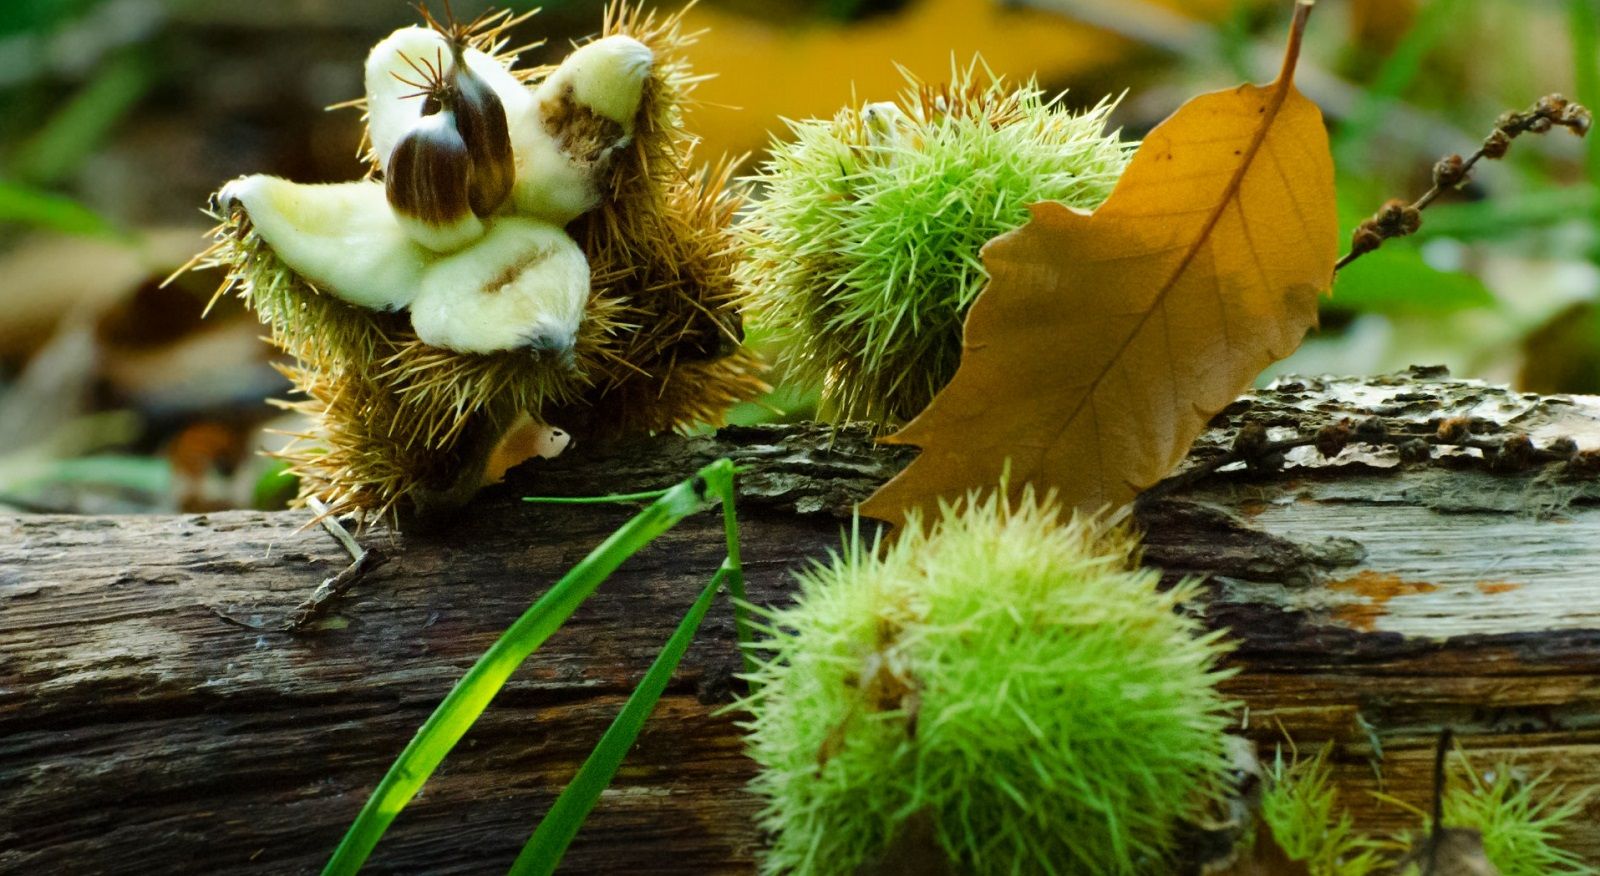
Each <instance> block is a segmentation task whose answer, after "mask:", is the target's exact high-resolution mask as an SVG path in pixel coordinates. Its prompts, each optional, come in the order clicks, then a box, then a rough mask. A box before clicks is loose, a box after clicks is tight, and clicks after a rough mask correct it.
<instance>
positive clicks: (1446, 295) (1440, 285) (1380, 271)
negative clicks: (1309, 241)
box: [1322, 241, 1497, 316]
mask: <svg viewBox="0 0 1600 876" xmlns="http://www.w3.org/2000/svg"><path fill="white" fill-rule="evenodd" d="M1496 304H1497V302H1496V299H1495V297H1494V294H1493V293H1491V292H1490V291H1489V290H1488V289H1487V288H1486V287H1485V286H1484V285H1483V281H1481V280H1479V279H1478V278H1477V277H1474V276H1472V275H1471V274H1463V273H1459V272H1456V271H1441V270H1438V269H1437V268H1434V267H1433V266H1432V265H1429V264H1428V263H1427V261H1426V260H1424V259H1423V257H1422V253H1421V252H1419V251H1418V250H1417V248H1416V247H1415V246H1414V245H1407V244H1405V243H1401V242H1396V241H1391V242H1390V243H1389V244H1387V245H1386V246H1384V247H1383V248H1382V249H1379V250H1377V251H1375V252H1370V253H1367V254H1366V255H1364V256H1362V257H1361V260H1360V261H1357V262H1356V263H1355V264H1353V265H1351V266H1350V267H1348V268H1345V269H1344V270H1342V271H1340V272H1339V276H1338V277H1337V278H1336V279H1335V281H1334V284H1333V297H1332V298H1330V299H1326V300H1324V301H1323V303H1322V309H1323V311H1324V312H1360V313H1379V314H1384V315H1389V316H1395V315H1401V314H1415V315H1442V314H1447V313H1454V312H1456V311H1460V310H1468V309H1471V308H1474V307H1491V308H1492V307H1495V306H1496Z"/></svg>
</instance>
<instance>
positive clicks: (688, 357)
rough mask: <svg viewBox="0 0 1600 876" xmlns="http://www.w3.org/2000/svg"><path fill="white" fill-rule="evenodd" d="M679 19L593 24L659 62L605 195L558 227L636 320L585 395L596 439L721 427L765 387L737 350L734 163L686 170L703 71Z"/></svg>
mask: <svg viewBox="0 0 1600 876" xmlns="http://www.w3.org/2000/svg"><path fill="white" fill-rule="evenodd" d="M682 16H683V12H682V11H679V12H677V13H673V14H671V15H665V16H661V15H658V14H657V13H655V12H649V13H646V12H644V11H643V10H642V9H640V8H639V7H637V6H631V5H629V4H626V3H622V2H613V3H611V4H610V5H609V6H608V7H607V9H606V14H605V22H604V26H603V27H602V28H601V33H600V36H602V37H606V36H616V35H622V36H629V37H633V38H634V39H636V40H639V41H640V42H642V43H644V44H645V45H647V46H649V47H650V48H651V50H652V51H653V52H654V53H655V57H656V62H655V65H654V67H653V69H652V71H651V75H650V78H649V79H648V80H647V81H646V82H645V87H644V96H643V99H642V100H641V101H640V108H639V115H638V117H637V120H636V122H635V125H636V128H635V132H634V138H633V142H632V144H631V145H630V147H629V148H628V149H627V151H626V152H624V153H623V154H621V155H619V156H618V157H617V159H616V160H615V161H614V162H613V164H612V166H611V169H610V181H609V184H608V188H609V190H610V192H611V194H610V196H609V197H608V198H607V199H606V200H605V201H604V202H603V203H602V204H601V205H600V207H599V208H597V209H595V210H593V211H592V212H590V213H587V214H585V215H583V216H580V217H578V219H577V220H575V221H574V222H573V223H572V224H571V225H570V226H568V229H567V230H568V231H569V232H570V233H571V234H572V236H573V238H574V239H575V240H577V241H578V245H579V246H581V247H582V248H583V250H584V252H585V254H587V255H588V257H589V264H590V266H591V268H592V269H593V272H594V277H595V281H594V282H595V288H596V290H597V292H598V293H599V294H602V295H605V296H607V297H609V298H611V299H614V300H616V301H618V302H620V304H621V309H620V311H619V315H618V319H619V320H620V321H621V322H623V323H626V324H628V325H632V326H639V327H640V329H639V330H637V331H632V332H627V333H623V334H621V335H620V336H619V337H618V355H617V356H616V358H615V360H614V362H615V365H616V367H613V368H610V369H609V370H608V371H607V372H606V374H604V375H603V377H602V378H601V379H599V380H598V381H597V383H596V387H595V389H594V390H593V391H592V392H590V393H588V394H586V396H585V398H584V404H585V406H586V407H587V409H588V411H587V414H588V420H589V422H590V423H592V424H593V425H592V427H591V429H590V431H591V432H593V433H595V434H596V435H626V434H639V433H645V434H649V433H654V432H661V431H668V430H673V429H683V428H688V427H691V426H694V425H696V424H697V423H707V424H711V425H721V424H722V418H723V416H724V414H725V413H726V411H727V410H728V408H730V407H732V405H733V404H736V403H738V402H740V401H747V400H749V399H752V398H755V397H757V396H759V395H760V394H762V393H763V392H766V391H767V390H768V389H769V388H770V387H768V386H767V385H766V384H765V383H764V382H763V381H762V380H761V372H762V371H763V370H764V369H763V367H762V366H761V363H760V360H759V359H758V358H757V357H756V356H755V355H754V354H753V353H751V352H750V351H749V350H747V349H745V348H744V346H743V341H744V330H743V324H742V318H741V313H742V311H743V309H744V307H745V305H746V302H747V300H748V298H749V294H748V292H747V291H746V285H745V283H744V281H743V279H742V278H741V277H740V276H738V273H737V270H738V266H739V264H740V262H741V260H742V256H741V253H740V250H739V246H738V240H737V238H736V236H735V235H734V233H733V230H732V223H733V219H734V217H735V215H736V214H737V212H738V211H739V209H740V207H742V206H743V200H742V198H741V197H740V196H739V195H738V194H737V193H736V192H735V191H734V190H733V189H732V188H731V187H730V186H729V176H730V172H731V169H732V166H733V164H734V163H735V162H732V161H728V160H722V161H718V162H716V163H714V164H712V165H711V166H710V167H708V168H705V169H703V170H701V171H698V172H696V171H690V170H688V168H691V167H694V160H693V151H694V145H695V142H696V138H695V136H694V135H693V134H691V133H690V132H689V131H688V130H687V129H686V128H685V127H684V122H683V112H684V109H685V108H686V107H687V106H689V105H690V104H691V103H692V100H693V97H692V92H693V90H694V87H695V85H696V84H698V83H699V82H700V81H701V79H703V78H704V77H699V76H696V75H694V74H693V72H692V71H691V70H690V68H689V65H688V62H687V60H686V59H685V53H686V51H687V49H688V48H689V46H691V45H692V44H693V42H694V38H693V36H692V35H688V34H685V33H684V31H683V21H682ZM550 69H553V68H545V69H544V70H540V71H536V72H535V74H534V78H535V79H537V78H539V77H541V76H542V75H545V74H547V73H548V72H549V70H550Z"/></svg>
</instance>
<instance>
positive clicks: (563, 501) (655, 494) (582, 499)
mask: <svg viewBox="0 0 1600 876" xmlns="http://www.w3.org/2000/svg"><path fill="white" fill-rule="evenodd" d="M667 489H671V487H668V488H667ZM666 493H667V490H645V491H644V492H642V493H612V494H611V495H609V496H523V497H522V501H524V502H532V503H534V504H536V505H601V504H605V503H607V502H645V501H649V500H651V499H659V498H661V497H662V496H664V495H666Z"/></svg>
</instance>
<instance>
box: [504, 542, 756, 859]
mask: <svg viewBox="0 0 1600 876" xmlns="http://www.w3.org/2000/svg"><path fill="white" fill-rule="evenodd" d="M727 570H728V566H727V564H726V563H725V564H724V565H723V567H722V568H721V569H718V570H717V574H715V575H713V576H712V578H711V583H709V584H707V585H706V588H705V590H703V591H701V593H700V598H699V599H697V600H695V603H694V606H693V607H692V608H690V609H689V613H688V614H687V615H685V616H684V618H683V621H682V622H681V623H679V624H678V629H677V630H676V631H674V632H673V634H672V638H670V639H668V640H667V644H666V645H665V646H663V647H662V649H661V653H660V654H657V655H656V659H655V662H654V663H652V664H650V671H649V672H646V673H645V676H644V678H642V679H640V681H639V685H638V686H637V687H635V688H634V689H633V693H632V694H630V695H629V696H628V701H627V703H625V704H623V706H622V711H621V712H619V713H618V714H617V717H616V720H614V721H612V722H611V726H610V727H609V728H608V729H607V730H606V733H605V735H604V736H602V737H600V742H599V744H597V745H595V747H594V750H593V751H591V752H590V753H589V757H588V759H587V760H585V761H584V762H583V766H582V767H580V768H579V769H578V774H577V775H576V776H573V778H572V781H571V782H570V783H568V785H567V787H566V790H564V791H562V792H561V796H560V797H557V798H556V802H555V803H554V804H553V805H551V807H550V811H549V812H547V813H545V816H544V819H543V820H542V821H540V822H539V826H538V827H537V828H536V829H535V830H534V832H533V836H532V837H531V838H530V839H529V840H528V844H527V845H525V846H523V847H522V853H521V854H519V855H517V860H516V862H515V863H513V864H512V865H511V870H510V874H511V876H534V874H541V876H542V874H549V873H554V872H555V869H556V865H557V864H559V863H561V856H562V855H564V854H566V851H567V846H568V845H569V844H571V842H572V838H573V837H574V836H577V834H578V828H579V827H581V826H582V825H583V821H584V819H585V818H588V817H589V811H590V810H591V809H593V808H594V804H595V803H596V802H597V801H599V799H600V792H602V791H604V790H605V789H606V786H607V785H610V784H611V779H612V777H613V776H615V775H616V774H617V768H618V767H619V766H621V765H622V761H623V758H625V757H627V756H628V750H629V749H631V748H632V747H633V742H634V740H635V739H637V738H639V730H640V729H641V728H643V727H644V722H645V719H647V718H649V717H650V713H651V711H653V710H654V709H655V707H656V701H658V700H660V699H661V693H662V691H664V690H666V687H667V682H668V681H669V680H671V678H672V672H673V670H675V669H677V667H678V661H680V660H682V659H683V653H684V651H686V650H688V648H689V642H690V641H691V640H693V639H694V634H695V631H696V630H698V629H699V628H700V622H701V621H702V620H704V619H705V616H706V610H707V609H708V608H710V607H711V599H712V597H714V596H716V595H717V590H718V589H720V588H721V586H722V584H723V583H724V582H725V581H726V579H727V577H728V574H727Z"/></svg>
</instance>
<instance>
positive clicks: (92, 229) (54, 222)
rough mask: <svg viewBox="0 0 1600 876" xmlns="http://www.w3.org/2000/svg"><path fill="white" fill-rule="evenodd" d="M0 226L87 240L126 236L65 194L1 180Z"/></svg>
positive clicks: (107, 221)
mask: <svg viewBox="0 0 1600 876" xmlns="http://www.w3.org/2000/svg"><path fill="white" fill-rule="evenodd" d="M0 224H17V225H25V226H27V227H29V228H39V229H43V230H46V231H58V232H60V233H62V234H78V235H83V236H86V237H110V238H117V239H122V238H125V237H126V235H125V234H124V232H123V231H122V230H121V229H119V228H117V227H116V226H115V225H113V224H112V223H111V220H109V219H107V218H105V217H104V216H101V215H100V214H99V213H96V212H95V211H93V210H91V209H89V208H88V207H85V206H84V205H82V204H80V203H78V202H77V201H74V200H73V199H71V198H69V197H66V196H65V195H57V194H54V193H51V192H46V191H41V190H39V189H35V188H31V187H29V186H25V185H20V184H18V183H12V182H6V181H4V180H0Z"/></svg>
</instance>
